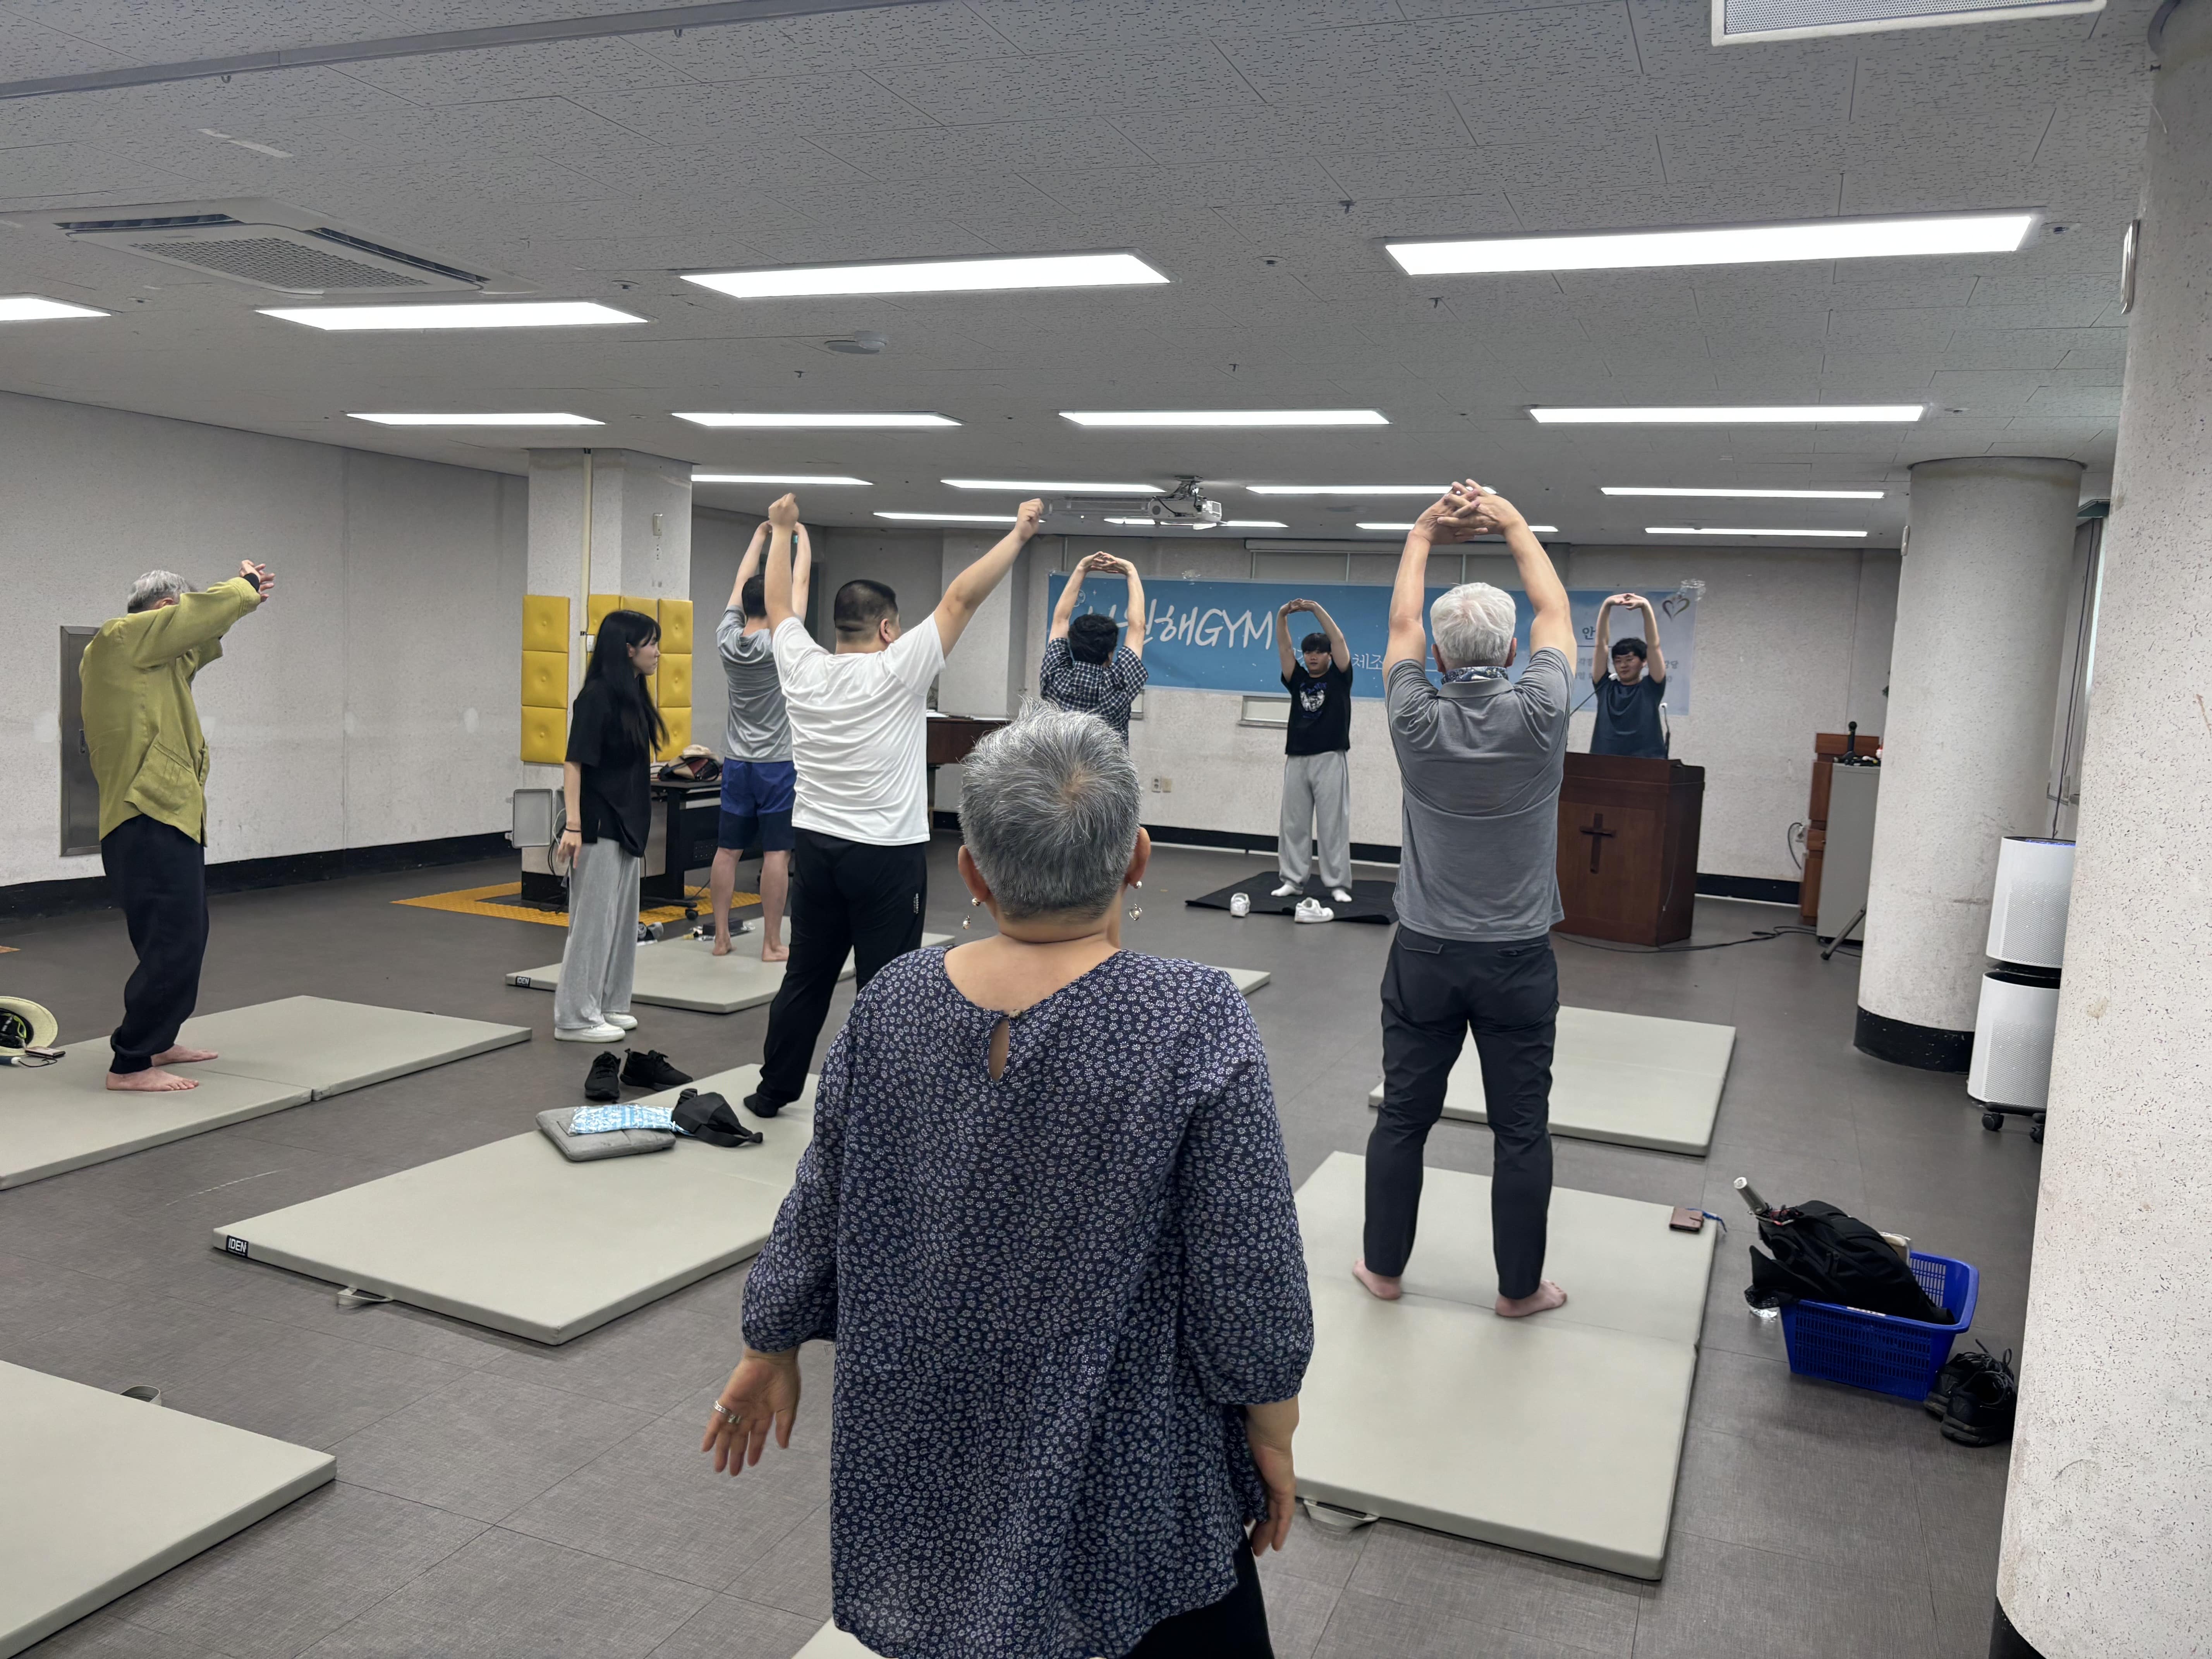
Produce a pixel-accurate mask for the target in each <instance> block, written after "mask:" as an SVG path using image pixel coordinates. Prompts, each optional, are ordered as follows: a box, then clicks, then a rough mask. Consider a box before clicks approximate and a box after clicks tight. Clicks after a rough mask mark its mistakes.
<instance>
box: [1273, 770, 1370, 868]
mask: <svg viewBox="0 0 2212 1659" xmlns="http://www.w3.org/2000/svg"><path fill="white" fill-rule="evenodd" d="M1280 831H1281V832H1280V834H1279V836H1278V837H1277V842H1276V846H1277V852H1276V855H1275V858H1276V865H1275V867H1276V868H1277V869H1279V870H1280V871H1281V872H1282V873H1283V879H1284V880H1285V881H1295V882H1297V883H1299V884H1301V885H1303V884H1304V881H1305V878H1306V872H1307V871H1308V870H1310V868H1312V866H1313V856H1312V854H1311V853H1310V851H1309V850H1308V848H1309V844H1310V842H1316V841H1318V842H1320V843H1321V878H1322V885H1324V886H1328V887H1342V888H1345V889H1346V890H1349V889H1350V887H1351V886H1352V757H1350V756H1349V755H1347V754H1346V752H1345V751H1344V750H1341V749H1332V750H1328V752H1327V753H1326V754H1321V755H1285V756H1284V757H1283V821H1282V824H1281V826H1280Z"/></svg>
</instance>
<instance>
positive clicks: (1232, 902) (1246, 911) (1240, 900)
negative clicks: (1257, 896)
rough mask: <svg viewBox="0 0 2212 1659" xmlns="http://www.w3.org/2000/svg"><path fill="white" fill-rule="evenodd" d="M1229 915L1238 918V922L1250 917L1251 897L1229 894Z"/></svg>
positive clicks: (1243, 894)
mask: <svg viewBox="0 0 2212 1659" xmlns="http://www.w3.org/2000/svg"><path fill="white" fill-rule="evenodd" d="M1229 914H1230V915H1232V916H1236V917H1237V918H1239V919H1240V920H1241V919H1242V918H1243V917H1245V916H1249V915H1251V914H1252V896H1251V895H1250V894H1249V893H1231V895H1230V896H1229Z"/></svg>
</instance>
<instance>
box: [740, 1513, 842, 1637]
mask: <svg viewBox="0 0 2212 1659" xmlns="http://www.w3.org/2000/svg"><path fill="white" fill-rule="evenodd" d="M745 1595H746V1599H747V1600H749V1601H765V1602H767V1603H768V1604H769V1606H770V1607H781V1608H782V1609H783V1610H784V1611H785V1612H786V1613H797V1614H799V1616H800V1617H801V1618H805V1619H811V1620H814V1621H815V1622H816V1623H817V1624H818V1623H820V1622H821V1621H822V1620H824V1619H827V1618H828V1617H829V1611H830V1594H829V1508H828V1506H827V1505H826V1504H825V1505H824V1506H823V1508H821V1509H818V1510H815V1512H814V1513H813V1514H811V1515H810V1516H807V1517H806V1519H805V1520H804V1521H802V1522H799V1524H798V1525H797V1526H795V1527H793V1528H792V1529H791V1530H790V1531H789V1532H788V1533H787V1534H784V1537H783V1541H781V1543H779V1544H778V1545H776V1547H775V1548H774V1549H772V1550H770V1551H769V1553H767V1554H765V1555H763V1556H762V1557H761V1558H760V1559H759V1560H758V1561H757V1562H756V1563H755V1564H754V1568H753V1571H752V1572H751V1573H750V1575H749V1576H748V1577H747V1578H746V1580H745Z"/></svg>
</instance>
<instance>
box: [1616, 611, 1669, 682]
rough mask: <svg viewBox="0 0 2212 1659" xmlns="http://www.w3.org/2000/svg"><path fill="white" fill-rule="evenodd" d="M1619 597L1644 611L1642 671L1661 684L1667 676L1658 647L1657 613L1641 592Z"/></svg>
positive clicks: (1665, 662)
mask: <svg viewBox="0 0 2212 1659" xmlns="http://www.w3.org/2000/svg"><path fill="white" fill-rule="evenodd" d="M1621 597H1622V598H1623V599H1627V600H1629V601H1630V602H1631V603H1632V604H1633V605H1635V606H1636V607H1637V608H1638V610H1639V611H1643V613H1644V672H1645V673H1646V674H1647V675H1649V676H1650V678H1652V679H1654V680H1657V681H1659V682H1661V683H1662V684H1663V683H1664V682H1665V680H1666V678H1667V659H1666V657H1665V656H1664V655H1663V654H1662V653H1661V651H1660V649H1659V613H1658V612H1657V611H1655V610H1653V609H1652V606H1651V601H1650V600H1649V599H1645V598H1644V596H1643V595H1642V594H1641V593H1624V594H1622V595H1621Z"/></svg>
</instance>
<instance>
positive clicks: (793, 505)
mask: <svg viewBox="0 0 2212 1659" xmlns="http://www.w3.org/2000/svg"><path fill="white" fill-rule="evenodd" d="M768 521H769V523H770V524H772V525H774V526H775V527H776V528H777V529H778V530H796V529H797V528H799V497H798V496H796V495H779V496H777V497H776V498H775V500H774V501H770V502H769V507H768Z"/></svg>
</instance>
